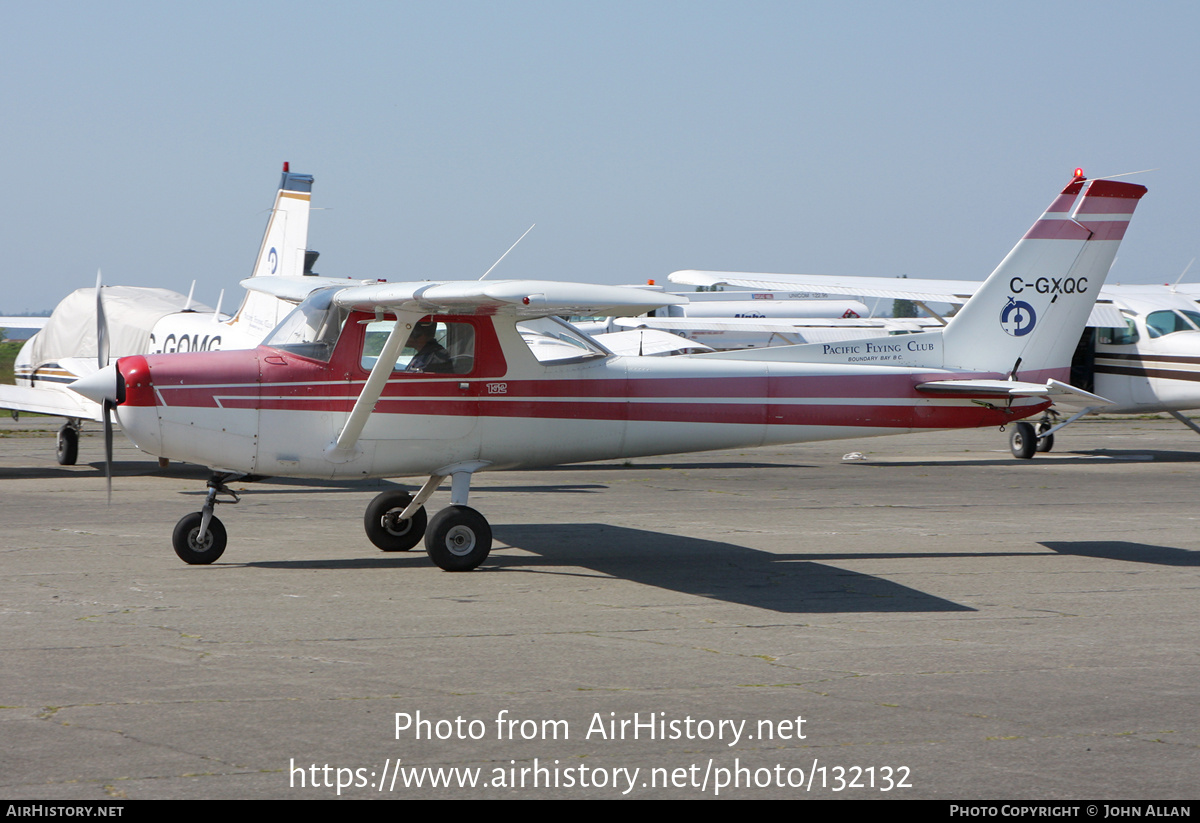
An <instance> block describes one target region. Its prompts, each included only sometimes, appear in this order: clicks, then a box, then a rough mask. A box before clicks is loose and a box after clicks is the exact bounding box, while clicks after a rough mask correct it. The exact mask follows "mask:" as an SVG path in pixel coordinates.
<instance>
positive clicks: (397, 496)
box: [363, 491, 429, 552]
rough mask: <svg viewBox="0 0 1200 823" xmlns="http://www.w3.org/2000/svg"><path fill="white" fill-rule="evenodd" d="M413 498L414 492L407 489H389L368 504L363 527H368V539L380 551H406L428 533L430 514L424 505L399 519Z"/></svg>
mask: <svg viewBox="0 0 1200 823" xmlns="http://www.w3.org/2000/svg"><path fill="white" fill-rule="evenodd" d="M411 502H412V495H411V494H409V493H408V492H401V491H390V492H384V493H383V494H381V495H379V496H377V497H376V498H375V499H374V500H372V501H371V503H370V505H368V506H367V512H366V514H364V515H363V528H364V529H366V531H367V539H368V540H370V541H371V542H372V543H374V544H375V547H376V548H378V549H379V550H380V551H385V552H406V551H408V550H409V549H411V548H412V547H413V546H415V545H417V544H418V543H420V542H421V538H422V537H424V536H425V525H426V521H428V519H429V515H428V514H426V513H425V507H424V506H422V507H421V508H419V509H417V512H416V514H414V515H413V516H412V517H410V518H409V519H408V520H397V519H396V517H397V516H398V515H399V514H400V513H401V512H402V511H404V510H405V509H406V508H408V504H409V503H411Z"/></svg>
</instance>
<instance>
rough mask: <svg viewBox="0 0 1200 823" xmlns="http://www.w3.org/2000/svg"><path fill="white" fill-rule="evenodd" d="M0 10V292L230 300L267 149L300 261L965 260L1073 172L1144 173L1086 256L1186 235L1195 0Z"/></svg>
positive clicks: (942, 272)
mask: <svg viewBox="0 0 1200 823" xmlns="http://www.w3.org/2000/svg"><path fill="white" fill-rule="evenodd" d="M0 8H3V10H4V17H3V19H4V25H3V27H2V28H0V68H2V71H0V103H2V108H0V147H2V148H3V152H2V154H0V162H3V165H4V175H3V195H2V196H0V226H2V229H0V237H2V238H3V240H4V249H3V258H2V259H3V263H2V265H3V269H2V272H3V274H2V280H0V282H2V284H3V292H2V294H0V312H9V313H17V312H23V311H25V310H37V309H43V308H46V309H48V308H52V307H53V306H54V304H55V303H57V302H58V300H60V299H61V298H62V297H63V296H64V295H65V294H66V293H67V292H69V291H71V290H72V289H74V288H79V287H83V286H88V285H91V284H92V283H94V280H95V273H96V269H97V268H103V270H104V277H105V282H107V283H112V284H124V285H146V286H149V285H157V286H165V287H168V288H172V289H175V290H178V291H182V292H186V291H187V289H188V287H189V284H190V283H191V281H192V280H197V281H198V284H197V297H198V298H199V299H201V300H204V301H206V302H208V303H210V304H212V303H215V301H216V297H217V292H218V291H219V290H220V289H221V288H225V289H226V290H227V291H229V292H230V294H233V293H236V292H238V290H237V286H236V284H237V281H238V280H240V279H242V278H243V277H245V276H247V275H248V274H249V272H250V268H251V265H252V263H253V257H254V255H255V253H256V252H257V249H258V243H259V240H260V238H261V235H262V231H263V228H264V227H265V224H266V217H267V215H266V210H267V208H268V207H269V206H270V203H271V200H272V198H273V196H274V191H275V187H276V185H277V183H278V179H279V170H280V167H281V163H282V161H284V160H288V161H290V162H291V164H292V170H293V171H298V172H305V173H309V174H313V175H314V176H315V177H316V183H315V185H314V189H313V205H314V207H315V208H319V209H324V210H322V211H316V212H314V214H313V218H312V222H311V229H310V234H309V238H310V246H311V247H312V248H315V249H317V250H319V251H320V252H321V260H320V261H319V263H318V265H317V271H318V272H319V273H321V274H325V275H330V276H355V277H385V278H387V279H390V280H404V279H426V278H472V279H473V278H478V277H479V276H480V275H481V274H482V273H483V272H484V271H485V270H486V269H487V268H488V267H489V266H490V265H491V264H492V263H493V262H494V261H495V259H496V258H497V257H499V256H500V254H501V253H503V252H504V250H505V249H506V248H508V246H509V245H510V244H511V243H512V242H513V241H514V240H515V239H516V238H517V237H518V236H520V234H521V233H522V232H523V231H524V230H525V229H526V228H528V226H529V225H530V224H531V223H537V228H536V229H534V231H533V232H532V233H531V234H530V235H529V236H528V237H527V238H525V240H524V241H523V242H522V243H521V244H520V245H519V246H518V247H517V248H516V249H515V250H514V251H513V252H512V254H510V255H509V256H508V258H507V259H506V260H505V261H504V262H503V263H502V264H501V265H500V266H499V267H498V268H497V269H496V271H495V272H494V273H493V274H492V275H491V277H492V278H493V279H499V278H509V277H531V278H538V279H557V280H581V281H590V282H601V283H637V282H643V281H644V280H645V279H647V278H658V279H660V280H661V279H663V278H665V276H666V274H667V273H669V272H671V271H674V270H676V269H684V268H706V269H733V270H743V271H776V272H810V273H820V274H847V275H880V276H896V275H899V274H902V273H907V274H909V275H910V276H913V277H922V276H924V277H954V278H980V279H982V278H983V277H985V276H986V275H987V274H988V273H989V272H990V271H991V270H992V269H993V268H994V267H995V265H996V264H997V263H999V261H1000V260H1001V258H1002V257H1003V256H1004V254H1005V253H1006V252H1007V251H1008V249H1009V248H1010V247H1011V246H1012V244H1013V243H1014V242H1015V241H1016V240H1017V238H1018V237H1019V236H1020V235H1021V234H1022V233H1023V232H1024V230H1025V229H1026V228H1027V227H1028V226H1029V225H1030V224H1031V223H1032V221H1033V220H1034V219H1035V218H1036V217H1037V215H1038V214H1039V213H1040V212H1041V211H1042V209H1043V208H1044V207H1045V206H1046V205H1048V204H1049V202H1050V201H1051V199H1052V197H1053V195H1054V193H1055V192H1056V191H1058V190H1059V189H1060V188H1061V187H1062V186H1063V185H1064V184H1065V183H1066V181H1067V180H1068V178H1069V177H1070V173H1071V170H1072V169H1073V168H1074V167H1075V166H1082V167H1083V168H1084V170H1085V172H1086V173H1087V174H1088V175H1089V176H1103V175H1111V174H1118V173H1122V172H1130V171H1137V170H1141V169H1148V168H1157V169H1158V171H1154V172H1151V173H1148V174H1143V175H1139V176H1137V177H1135V178H1132V179H1133V180H1135V181H1137V182H1141V183H1142V184H1144V185H1146V186H1147V187H1149V189H1150V193H1149V195H1147V197H1146V198H1145V199H1144V200H1143V201H1142V204H1141V206H1140V207H1139V210H1138V214H1137V216H1136V217H1135V218H1134V223H1133V226H1132V227H1131V229H1130V232H1129V234H1128V235H1127V237H1126V240H1125V244H1124V245H1123V246H1122V249H1121V252H1120V255H1119V257H1118V259H1117V263H1116V266H1115V268H1114V270H1113V274H1112V277H1111V280H1113V281H1122V282H1164V281H1167V280H1174V279H1175V278H1176V277H1178V275H1179V273H1180V272H1181V271H1182V269H1183V268H1184V266H1186V265H1187V263H1188V261H1189V260H1190V259H1191V258H1192V257H1194V256H1196V255H1200V234H1198V233H1197V226H1198V224H1200V199H1193V198H1192V197H1191V196H1190V195H1189V192H1196V191H1198V190H1200V186H1198V185H1197V184H1198V183H1200V160H1198V158H1197V145H1198V143H1197V137H1198V135H1200V128H1198V127H1200V123H1198V120H1200V94H1198V92H1200V88H1198V87H1200V59H1198V58H1197V55H1198V54H1200V38H1198V37H1197V35H1198V34H1200V4H1197V3H1195V2H1151V3H1129V2H1045V0H1042V1H1041V2H1003V3H983V2H946V3H940V2H932V3H926V2H886V3H870V2H838V3H810V2H783V3H776V2H753V1H750V2H747V0H741V1H740V2H736V3H734V2H699V1H697V0H689V2H655V1H654V0H641V2H612V1H611V0H610V1H608V2H585V1H584V0H559V2H453V1H452V0H439V1H438V2H348V3H339V4H332V3H310V2H295V1H294V0H293V2H286V3H284V2H236V3H231V2H203V3H198V2H186V1H184V2H146V3H139V2H120V1H119V0H118V1H117V2H104V3H95V2H54V0H47V2H37V3H34V2H15V0H5V2H3V5H2V6H0ZM1188 279H1189V280H1200V265H1197V266H1196V267H1195V268H1194V269H1193V271H1192V272H1191V273H1190V274H1189V278H1188ZM230 299H231V298H230V297H227V298H226V300H227V303H226V305H227V306H228V305H229V302H228V301H230Z"/></svg>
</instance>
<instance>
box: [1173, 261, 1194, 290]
mask: <svg viewBox="0 0 1200 823" xmlns="http://www.w3.org/2000/svg"><path fill="white" fill-rule="evenodd" d="M1195 262H1196V258H1194V257H1193V258H1192V259H1191V260H1189V261H1188V264H1187V265H1186V266H1184V267H1183V271H1182V272H1181V273H1180V275H1179V279H1178V280H1176V281H1175V284H1174V285H1173V286H1171V291H1175V289H1176V287H1177V286H1178V285H1179V284H1180V282H1181V281H1182V280H1183V278H1184V276H1185V275H1186V274H1187V273H1188V269H1190V268H1191V267H1192V263H1195Z"/></svg>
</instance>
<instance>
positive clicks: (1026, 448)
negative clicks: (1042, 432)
mask: <svg viewBox="0 0 1200 823" xmlns="http://www.w3.org/2000/svg"><path fill="white" fill-rule="evenodd" d="M1037 443H1038V437H1037V432H1036V431H1034V429H1033V425H1032V424H1030V423H1018V424H1016V425H1015V426H1013V430H1012V434H1010V435H1009V436H1008V447H1009V449H1011V450H1012V456H1013V457H1016V458H1019V459H1021V460H1028V459H1029V458H1031V457H1033V455H1034V453H1035V452H1036V451H1037Z"/></svg>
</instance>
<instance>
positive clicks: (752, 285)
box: [667, 269, 1125, 328]
mask: <svg viewBox="0 0 1200 823" xmlns="http://www.w3.org/2000/svg"><path fill="white" fill-rule="evenodd" d="M667 279H668V280H670V281H671V282H672V283H681V284H683V285H691V286H707V287H710V288H711V287H712V286H722V285H728V286H737V287H739V288H747V289H763V290H778V289H791V290H805V291H806V292H812V294H805V295H804V296H806V297H821V296H828V295H830V294H850V295H857V296H860V297H880V298H891V299H894V300H924V301H930V302H934V303H956V304H961V303H965V302H966V301H967V299H968V298H969V297H970V296H971V295H973V294H974V293H975V290H976V289H978V288H979V286H980V285H982V284H981V283H979V282H976V281H974V280H934V279H922V278H911V277H903V278H902V277H895V278H890V277H837V276H834V275H828V274H759V273H751V272H732V271H695V270H690V269H689V270H687V271H677V272H672V273H671V274H669V275H667ZM1108 288H1109V287H1108V286H1105V288H1104V289H1101V291H1100V298H1099V299H1097V300H1096V304H1095V306H1094V307H1093V308H1092V313H1091V316H1090V317H1089V318H1088V322H1087V324H1088V325H1089V326H1096V327H1099V328H1114V327H1120V326H1124V325H1125V319H1124V318H1123V317H1122V316H1121V312H1120V310H1119V309H1118V308H1117V307H1116V306H1115V305H1113V302H1112V295H1111V294H1106V293H1105V292H1106V290H1107V289H1108Z"/></svg>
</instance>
